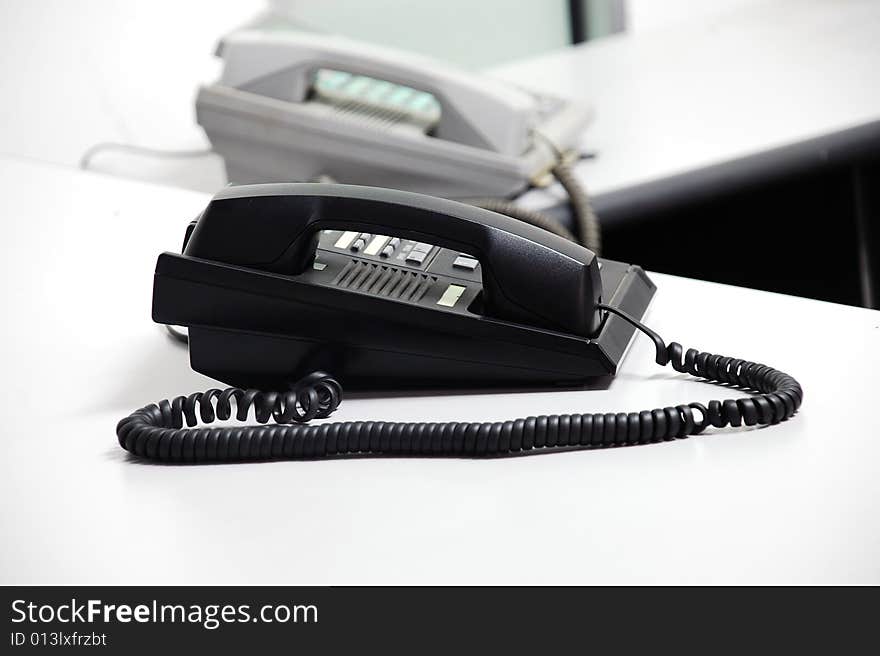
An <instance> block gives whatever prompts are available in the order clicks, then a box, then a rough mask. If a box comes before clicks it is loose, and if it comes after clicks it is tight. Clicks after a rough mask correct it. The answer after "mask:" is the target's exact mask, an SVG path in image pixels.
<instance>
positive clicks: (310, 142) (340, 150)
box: [196, 30, 591, 198]
mask: <svg viewBox="0 0 880 656" xmlns="http://www.w3.org/2000/svg"><path fill="white" fill-rule="evenodd" d="M218 54H219V55H220V56H222V58H223V60H224V64H225V66H224V70H223V74H222V77H221V78H220V80H219V81H218V82H217V83H215V84H212V85H208V86H205V87H202V88H201V89H200V91H199V94H198V98H197V101H196V115H197V118H198V121H199V123H200V124H201V125H202V126H203V127H204V129H205V131H206V133H207V134H208V137H209V139H210V140H211V143H212V145H213V147H214V149H215V150H216V151H217V152H218V153H220V154H221V155H222V156H223V158H224V160H225V163H226V168H227V174H228V177H229V179H230V181H232V182H235V183H248V182H276V181H287V180H311V179H315V178H317V177H319V176H322V175H326V176H330V177H331V178H333V179H334V180H337V181H340V182H356V183H358V184H370V185H379V186H389V187H394V188H398V189H406V190H410V191H418V192H422V193H430V194H434V195H438V196H445V197H453V198H466V197H486V196H501V197H509V196H511V195H512V194H515V193H516V192H518V191H521V190H522V189H524V188H525V187H526V186H527V185H528V184H529V183H530V181H534V180H538V179H540V178H541V177H542V176H544V175H545V174H546V173H548V172H549V171H550V170H551V169H552V167H553V166H554V165H555V164H556V163H557V162H558V160H559V156H560V153H561V152H564V151H567V150H570V149H573V148H575V147H576V146H577V144H578V141H579V140H580V136H581V133H582V131H583V129H584V127H585V126H586V124H587V123H588V122H589V120H590V118H591V111H590V110H589V108H587V107H585V106H582V105H580V104H578V103H576V102H573V101H566V100H562V99H559V98H551V97H547V96H540V95H537V94H533V93H530V92H527V91H525V90H522V89H519V88H516V87H513V86H511V85H508V84H504V83H501V82H499V81H496V80H493V79H491V78H489V77H487V76H482V75H475V74H469V73H464V72H462V71H458V70H455V69H454V68H452V67H449V66H446V65H444V64H442V63H439V62H436V61H433V60H431V59H429V58H427V57H421V56H418V55H415V54H412V53H406V52H400V51H396V50H393V49H390V48H384V47H380V46H376V45H371V44H367V43H362V42H357V41H353V40H350V39H347V38H344V37H341V36H335V35H324V34H321V35H318V34H308V33H300V32H283V33H281V32H271V31H259V30H247V31H241V32H235V33H233V34H231V35H229V36H227V37H225V38H224V39H223V41H222V42H221V44H220V47H219V48H218Z"/></svg>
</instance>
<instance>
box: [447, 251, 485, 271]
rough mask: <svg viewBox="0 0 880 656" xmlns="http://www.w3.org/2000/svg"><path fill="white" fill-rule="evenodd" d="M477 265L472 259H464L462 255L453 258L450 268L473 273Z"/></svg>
mask: <svg viewBox="0 0 880 656" xmlns="http://www.w3.org/2000/svg"><path fill="white" fill-rule="evenodd" d="M477 264H479V262H478V261H477V260H475V259H474V258H472V257H466V256H464V255H459V256H458V257H457V258H455V261H454V262H453V263H452V266H454V267H456V268H459V269H467V270H468V271H474V270H476V268H477Z"/></svg>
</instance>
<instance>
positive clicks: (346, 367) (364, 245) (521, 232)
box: [117, 184, 802, 462]
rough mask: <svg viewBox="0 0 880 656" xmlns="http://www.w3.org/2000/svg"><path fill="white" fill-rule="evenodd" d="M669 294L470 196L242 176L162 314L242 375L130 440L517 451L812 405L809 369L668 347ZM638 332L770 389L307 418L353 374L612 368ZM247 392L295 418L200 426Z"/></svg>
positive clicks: (171, 263)
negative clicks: (668, 402) (659, 323)
mask: <svg viewBox="0 0 880 656" xmlns="http://www.w3.org/2000/svg"><path fill="white" fill-rule="evenodd" d="M653 292H654V286H653V284H652V283H651V282H650V280H649V279H648V278H647V276H646V275H645V274H644V272H643V271H642V270H641V269H639V268H638V267H635V266H630V265H626V264H621V263H618V262H612V261H610V260H600V259H599V258H597V257H596V256H595V255H594V254H593V253H592V252H590V251H589V250H587V249H586V248H583V247H582V246H579V245H577V244H575V243H573V242H570V241H568V240H565V239H563V238H561V237H558V236H556V235H554V234H552V233H550V232H547V231H544V230H541V229H539V228H537V227H534V226H530V225H527V224H524V223H522V222H519V221H517V220H515V219H513V218H511V217H508V216H505V215H501V214H495V213H493V212H489V211H487V210H482V209H479V208H475V207H472V206H469V205H465V204H461V203H457V202H454V201H448V200H443V199H438V198H431V197H428V196H423V195H420V194H413V193H409V192H402V191H392V190H387V189H377V188H371V187H356V186H348V185H332V184H265V185H252V186H242V187H230V188H228V189H226V190H224V191H221V192H220V193H218V194H217V195H216V196H215V197H214V199H213V200H212V201H211V202H210V204H209V205H208V206H207V208H206V209H205V211H204V212H203V213H202V214H201V215H200V216H199V218H198V219H197V220H196V221H195V222H194V223H193V224H191V226H190V229H189V230H188V231H187V235H186V239H185V245H184V251H183V253H182V254H174V253H163V254H162V255H160V256H159V259H158V261H157V264H156V273H155V279H154V292H153V319H154V320H155V321H157V322H159V323H164V324H176V325H183V326H186V327H188V329H189V348H190V360H191V364H192V366H193V368H194V369H195V370H197V371H199V372H201V373H204V374H206V375H208V376H211V377H214V378H216V379H218V380H221V381H223V382H225V383H227V384H230V385H234V386H235V387H231V388H229V389H226V390H224V391H221V390H219V389H213V390H209V391H207V392H204V393H196V394H192V395H190V396H188V397H183V396H181V397H177V398H175V399H173V400H170V401H162V402H161V403H159V404H158V405H150V406H146V407H145V408H142V409H141V410H138V411H137V412H135V413H133V414H132V415H130V416H129V417H127V418H126V419H123V420H122V421H121V422H120V423H119V425H118V427H117V435H118V438H119V443H120V445H121V446H122V447H123V448H125V449H127V450H129V451H130V452H132V453H134V454H136V455H138V456H143V457H147V458H151V459H158V460H168V461H198V462H201V461H212V460H252V459H270V458H297V457H305V458H318V457H324V456H331V455H337V454H347V453H359V454H373V455H394V454H404V453H405V454H420V455H447V456H449V455H506V454H510V453H515V452H520V451H528V450H532V449H537V450H553V449H561V448H593V447H604V446H622V445H628V444H642V443H648V442H656V441H661V440H670V439H675V438H683V437H687V436H688V435H693V434H697V433H699V432H701V431H702V430H704V429H705V428H706V427H708V426H714V427H723V426H727V425H731V426H741V425H743V424H745V425H749V426H751V425H754V424H769V423H776V422H778V421H781V420H784V419H787V418H789V417H790V416H791V415H793V414H794V413H795V412H796V410H797V409H798V407H799V406H800V403H801V400H802V391H801V387H800V385H799V384H798V383H797V381H796V380H794V379H793V378H792V377H791V376H788V375H787V374H784V373H782V372H779V371H777V370H775V369H772V368H770V367H767V366H765V365H760V364H756V363H752V362H748V361H745V360H741V359H736V358H728V357H723V356H718V355H713V354H709V353H704V352H698V351H696V350H694V349H689V350H688V351H687V352H684V350H683V349H682V347H681V346H680V345H679V344H677V343H671V344H669V345H668V346H667V345H666V344H665V343H664V342H663V340H662V339H661V338H660V337H659V336H658V335H657V334H656V333H654V332H653V331H651V330H650V329H649V328H647V327H645V326H644V325H642V324H641V323H640V321H639V319H640V318H641V316H642V315H643V314H644V312H645V310H646V308H647V305H648V302H649V301H650V299H651V297H652V295H653ZM636 330H640V331H642V332H644V333H645V334H647V335H648V336H649V337H650V338H651V339H652V340H653V342H654V344H655V348H656V361H657V363H658V364H661V365H666V364H669V363H671V364H672V366H673V368H674V369H675V370H676V371H679V372H685V373H689V374H692V375H694V376H697V377H700V378H704V379H707V380H712V381H718V382H722V383H726V384H728V385H731V386H735V387H739V388H742V389H744V390H747V391H750V392H753V393H754V395H752V396H745V397H741V398H736V399H729V400H724V401H710V402H709V403H708V404H705V405H704V404H701V403H690V404H685V405H677V406H670V407H665V408H658V409H655V410H646V411H642V412H630V413H600V414H574V415H563V416H549V417H548V416H540V417H528V418H522V419H516V420H512V421H505V422H462V423H458V422H456V423H445V424H444V423H441V424H438V423H420V424H399V423H393V422H378V421H370V422H342V423H333V424H326V423H325V424H322V425H308V423H307V422H309V421H310V420H312V419H315V418H325V417H327V416H329V415H330V414H331V413H332V412H333V411H334V410H335V409H336V407H337V406H338V405H339V403H340V401H341V398H342V389H343V387H346V388H349V389H378V388H398V389H400V388H413V387H433V388H436V387H443V386H447V387H449V386H451V387H474V386H492V385H505V386H511V385H531V386H534V385H535V384H547V385H550V384H553V385H558V384H562V385H569V386H571V385H577V384H579V383H583V382H584V381H586V380H588V379H589V378H591V377H595V376H599V375H603V374H605V375H607V374H613V373H614V372H615V371H616V368H617V365H618V364H619V362H620V360H621V359H622V357H623V354H624V351H625V350H626V348H627V346H628V344H629V342H630V340H631V339H632V337H633V335H634V332H635V331H636ZM233 401H234V403H233ZM233 406H234V407H235V411H236V418H237V419H238V420H240V421H245V420H247V417H248V412H249V410H250V409H251V408H253V409H254V414H255V418H256V420H257V421H258V422H260V423H261V424H262V423H266V422H267V421H268V420H269V419H274V420H275V422H276V423H278V424H279V425H277V426H260V427H243V428H209V427H199V428H193V427H194V426H195V425H196V424H197V423H198V421H199V419H200V420H201V421H202V422H204V423H210V422H212V421H214V420H215V419H216V418H219V419H229V418H230V416H231V413H232V410H233ZM184 422H185V423H186V425H187V426H189V427H190V428H184V427H183V425H184Z"/></svg>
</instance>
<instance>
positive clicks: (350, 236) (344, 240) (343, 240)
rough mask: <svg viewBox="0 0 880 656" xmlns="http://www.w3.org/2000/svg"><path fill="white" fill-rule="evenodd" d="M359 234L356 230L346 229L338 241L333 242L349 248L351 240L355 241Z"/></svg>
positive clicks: (337, 246) (336, 245) (340, 246)
mask: <svg viewBox="0 0 880 656" xmlns="http://www.w3.org/2000/svg"><path fill="white" fill-rule="evenodd" d="M357 236H358V233H357V232H355V231H354V230H346V231H345V232H343V233H342V234H341V235H340V236H339V239H337V240H336V243H335V244H333V245H334V246H335V247H336V248H348V247H349V246H351V242H353V241H354V238H355V237H357Z"/></svg>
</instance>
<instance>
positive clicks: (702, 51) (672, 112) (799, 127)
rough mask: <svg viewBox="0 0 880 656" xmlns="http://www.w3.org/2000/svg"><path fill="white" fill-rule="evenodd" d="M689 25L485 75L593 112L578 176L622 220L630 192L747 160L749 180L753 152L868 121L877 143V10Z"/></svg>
mask: <svg viewBox="0 0 880 656" xmlns="http://www.w3.org/2000/svg"><path fill="white" fill-rule="evenodd" d="M695 16H696V18H695V19H694V20H691V21H682V22H680V23H677V24H675V25H671V26H669V27H667V28H661V29H657V30H653V31H648V32H644V33H636V34H619V35H615V36H612V37H608V38H604V39H599V40H596V41H592V42H589V43H586V44H583V45H581V46H577V47H573V48H567V49H565V50H563V51H560V52H557V53H552V54H548V55H544V56H539V57H535V58H530V59H528V60H525V61H520V62H514V63H512V64H509V65H507V66H502V67H499V68H496V69H493V71H492V72H493V73H494V74H496V75H497V76H499V77H502V78H504V79H507V80H510V81H512V82H515V83H518V84H520V85H522V86H525V87H528V88H533V89H539V90H543V91H545V92H547V93H553V94H557V95H560V96H563V97H574V98H580V99H583V100H584V101H586V102H588V103H590V104H591V105H592V106H593V107H594V108H595V110H596V120H595V122H594V123H593V124H592V126H590V127H589V128H588V129H587V131H586V133H585V134H584V141H583V143H584V147H585V149H586V150H590V151H595V152H597V153H598V157H596V158H595V159H594V160H588V161H584V162H582V163H580V164H579V165H578V167H577V171H578V173H579V174H580V176H581V178H582V179H583V180H584V182H585V183H586V185H587V188H588V189H589V190H590V191H591V192H592V193H593V194H594V195H595V196H596V202H597V204H599V205H602V204H607V203H608V202H609V201H611V200H612V199H611V198H609V197H610V196H612V195H614V194H628V197H627V198H626V201H625V202H627V205H628V206H629V208H630V211H632V209H633V206H634V205H635V204H636V202H637V201H639V200H642V197H641V196H640V195H639V194H637V193H635V191H636V190H637V189H638V188H640V187H643V186H646V185H651V184H656V183H660V186H658V187H657V189H656V191H654V192H652V193H651V194H650V195H651V196H662V195H663V194H667V193H670V192H671V191H672V188H673V185H672V184H670V181H671V180H674V179H675V178H677V177H679V176H689V175H690V178H691V179H693V180H695V184H696V185H698V186H705V184H706V183H707V182H711V181H714V178H716V177H717V178H719V182H721V183H722V184H723V182H724V178H725V177H730V178H733V177H734V174H735V175H748V174H749V173H750V171H748V170H738V169H735V168H734V169H731V168H725V167H724V165H726V164H730V163H734V162H739V161H743V160H750V161H749V167H751V169H752V172H754V171H756V170H757V166H758V164H759V161H760V157H759V156H760V155H762V154H765V153H768V152H769V151H774V150H775V149H779V148H783V147H788V146H793V145H796V144H801V143H805V142H811V141H813V140H816V139H821V138H823V137H833V135H837V134H839V133H841V132H843V131H845V130H848V129H851V128H855V127H860V126H866V125H871V124H874V125H875V128H876V129H873V131H872V135H873V136H874V138H875V140H880V85H878V84H875V83H873V82H872V81H873V80H875V79H876V77H877V71H878V70H880V2H875V1H874V0H774V1H772V2H767V1H765V2H755V3H752V4H744V5H739V6H736V7H734V8H733V9H731V10H729V11H726V12H723V13H719V14H717V15H715V16H711V17H707V16H705V15H702V14H700V12H698V11H697V12H695ZM857 136H858V137H861V136H862V135H861V134H860V135H857ZM836 143H837V141H835V139H833V138H829V139H826V140H825V141H819V142H817V143H816V145H815V146H814V147H813V148H812V149H804V150H801V151H793V152H792V153H791V154H789V155H787V156H786V158H779V159H782V160H783V161H784V159H789V160H795V161H796V160H803V159H813V160H815V162H816V163H819V162H821V161H822V159H823V157H827V153H828V151H829V150H831V149H832V148H833V147H834V145H835V144H836ZM794 163H795V162H787V163H785V164H780V162H778V161H777V162H771V163H770V164H769V167H770V168H773V167H774V166H775V167H776V168H779V167H780V166H781V165H788V166H792V165H793V164H794ZM711 167H719V169H718V171H717V173H716V174H715V175H714V176H713V178H712V179H709V180H707V179H706V177H705V176H703V177H702V178H700V177H699V176H697V177H694V176H693V175H692V174H693V173H696V172H701V171H705V170H706V169H710V168H711ZM758 175H760V174H758ZM557 192H558V193H556V195H557V196H559V197H560V198H561V197H562V195H561V191H559V190H557ZM603 196H604V197H605V198H603ZM530 201H531V202H532V203H533V204H535V205H539V206H540V205H542V204H545V201H546V199H544V198H541V197H540V194H539V195H537V196H535V197H533V198H532V199H530Z"/></svg>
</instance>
